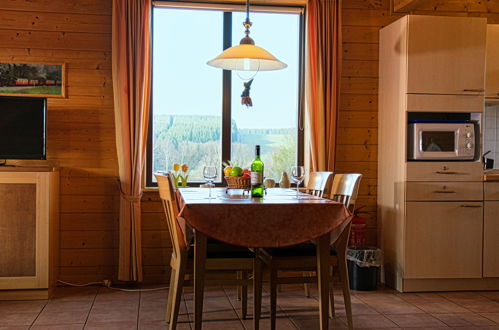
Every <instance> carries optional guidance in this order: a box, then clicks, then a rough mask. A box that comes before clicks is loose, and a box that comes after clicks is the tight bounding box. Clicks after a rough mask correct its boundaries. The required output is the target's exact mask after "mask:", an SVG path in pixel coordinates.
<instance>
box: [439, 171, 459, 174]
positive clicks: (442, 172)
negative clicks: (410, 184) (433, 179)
mask: <svg viewBox="0 0 499 330" xmlns="http://www.w3.org/2000/svg"><path fill="white" fill-rule="evenodd" d="M435 173H437V174H460V173H459V172H452V171H436V172H435Z"/></svg>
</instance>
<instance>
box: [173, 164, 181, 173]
mask: <svg viewBox="0 0 499 330" xmlns="http://www.w3.org/2000/svg"><path fill="white" fill-rule="evenodd" d="M179 169H180V164H177V163H175V164H173V170H174V171H178V170H179Z"/></svg>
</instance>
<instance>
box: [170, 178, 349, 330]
mask: <svg viewBox="0 0 499 330" xmlns="http://www.w3.org/2000/svg"><path fill="white" fill-rule="evenodd" d="M209 189H212V191H211V192H209ZM177 194H178V196H177V197H178V201H179V204H180V207H181V211H180V213H179V217H178V221H179V225H180V227H181V228H183V230H184V231H185V232H186V234H187V233H188V232H189V233H192V235H194V237H193V241H194V324H195V329H196V330H198V329H201V326H202V308H203V295H204V273H205V263H206V248H207V239H208V237H209V238H213V239H216V240H218V241H221V242H224V243H228V244H233V245H237V246H243V247H248V248H278V247H285V246H290V245H294V244H300V243H304V242H309V241H313V242H315V243H316V246H317V282H318V283H317V284H318V289H319V290H318V292H319V317H320V327H321V329H328V322H329V319H328V317H329V315H328V309H329V281H330V246H331V243H333V242H332V241H331V240H332V237H334V236H337V235H333V234H334V232H335V231H338V230H340V229H342V228H343V227H344V224H345V223H346V221H347V220H348V219H350V218H351V213H350V212H349V210H348V209H347V208H346V207H345V206H344V205H343V204H342V203H338V202H335V201H332V200H330V199H326V198H321V197H316V196H312V195H308V194H305V193H301V192H297V191H296V190H294V189H287V188H267V189H265V194H264V197H261V198H252V197H251V196H250V195H249V193H248V192H247V191H242V190H241V191H235V190H228V189H227V188H193V187H188V188H179V189H178V191H177ZM210 196H211V197H210ZM258 309H259V308H258Z"/></svg>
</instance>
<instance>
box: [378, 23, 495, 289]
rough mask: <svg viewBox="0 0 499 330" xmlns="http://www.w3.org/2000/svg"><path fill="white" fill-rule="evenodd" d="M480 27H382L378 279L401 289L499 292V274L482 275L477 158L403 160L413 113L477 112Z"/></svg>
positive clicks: (481, 76)
mask: <svg viewBox="0 0 499 330" xmlns="http://www.w3.org/2000/svg"><path fill="white" fill-rule="evenodd" d="M486 29H487V24H486V19H484V18H475V17H473V18H472V17H441V16H439V17H434V16H433V17H432V16H418V15H416V16H415V15H408V16H405V17H402V18H401V19H399V20H397V21H395V22H393V23H392V24H390V25H388V26H386V27H384V28H382V29H381V31H380V44H379V97H378V102H379V104H378V109H379V114H378V142H379V152H378V189H377V193H378V195H377V204H378V208H377V209H378V221H379V228H380V245H381V249H382V250H383V253H384V261H383V270H384V278H383V281H384V283H385V284H386V285H388V286H390V287H393V288H395V289H396V290H398V291H401V292H419V291H451V290H497V289H499V275H497V276H496V277H495V278H483V269H485V268H484V267H485V266H484V263H487V262H488V261H487V259H486V258H487V257H485V259H484V245H483V244H484V237H483V233H484V232H483V229H484V188H483V185H484V183H483V175H484V173H483V164H482V163H481V162H480V161H408V159H407V151H408V148H407V145H408V134H407V133H408V129H407V123H408V120H409V118H410V117H418V116H419V114H416V116H414V115H413V114H412V113H413V112H465V113H471V118H474V119H477V120H478V119H480V118H481V113H482V112H483V108H484V89H485V39H486ZM420 117H422V118H423V117H424V116H420ZM477 134H482V132H481V131H480V132H477ZM498 226H499V224H498ZM496 237H497V235H496ZM490 242H491V243H490V245H491V246H492V245H493V241H492V240H491V241H490ZM498 250H499V245H498V246H497V247H496V246H494V252H491V253H496V252H495V251H498Z"/></svg>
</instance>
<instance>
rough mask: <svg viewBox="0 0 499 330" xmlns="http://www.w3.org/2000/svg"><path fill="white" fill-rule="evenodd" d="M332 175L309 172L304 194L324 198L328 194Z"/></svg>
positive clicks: (330, 173)
mask: <svg viewBox="0 0 499 330" xmlns="http://www.w3.org/2000/svg"><path fill="white" fill-rule="evenodd" d="M333 174H334V173H333V172H311V173H310V176H309V177H308V182H307V186H306V187H305V192H306V193H307V194H311V195H314V196H318V197H326V196H327V195H328V194H329V188H330V186H331V179H332V177H333Z"/></svg>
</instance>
